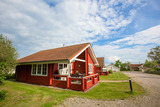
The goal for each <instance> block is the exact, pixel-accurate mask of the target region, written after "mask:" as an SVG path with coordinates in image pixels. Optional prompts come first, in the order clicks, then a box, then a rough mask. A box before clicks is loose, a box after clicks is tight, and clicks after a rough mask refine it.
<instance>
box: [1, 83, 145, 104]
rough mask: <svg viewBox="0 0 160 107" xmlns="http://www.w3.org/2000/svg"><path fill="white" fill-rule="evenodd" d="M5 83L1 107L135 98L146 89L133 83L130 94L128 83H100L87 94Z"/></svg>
mask: <svg viewBox="0 0 160 107" xmlns="http://www.w3.org/2000/svg"><path fill="white" fill-rule="evenodd" d="M4 83H5V85H3V86H0V90H6V91H7V97H6V98H5V100H3V101H1V102H0V106H3V107H9V106H12V107H17V106H18V107H19V106H23V107H27V106H30V107H32V106H43V107H51V106H54V105H57V104H59V103H60V102H61V101H62V100H64V99H65V98H69V97H81V98H89V99H101V100H114V99H125V98H129V97H135V96H138V95H141V94H143V93H144V89H143V88H142V87H141V86H139V85H138V84H136V83H135V82H133V83H132V84H133V90H134V91H133V92H132V93H130V88H129V83H128V82H120V83H100V84H99V85H97V86H96V87H95V88H93V89H92V90H90V91H89V92H87V93H84V92H78V91H72V90H66V89H59V88H49V87H47V86H40V85H32V84H26V83H21V82H16V81H5V82H4Z"/></svg>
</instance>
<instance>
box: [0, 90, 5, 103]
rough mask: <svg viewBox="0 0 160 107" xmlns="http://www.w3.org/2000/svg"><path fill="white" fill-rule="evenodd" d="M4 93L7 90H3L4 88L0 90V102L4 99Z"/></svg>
mask: <svg viewBox="0 0 160 107" xmlns="http://www.w3.org/2000/svg"><path fill="white" fill-rule="evenodd" d="M6 93H7V91H5V90H1V91H0V102H1V101H2V100H4V99H5V97H6Z"/></svg>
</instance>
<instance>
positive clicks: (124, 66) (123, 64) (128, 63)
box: [121, 61, 131, 71]
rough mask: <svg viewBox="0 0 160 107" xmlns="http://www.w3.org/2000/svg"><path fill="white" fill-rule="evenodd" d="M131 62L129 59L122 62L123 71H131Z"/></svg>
mask: <svg viewBox="0 0 160 107" xmlns="http://www.w3.org/2000/svg"><path fill="white" fill-rule="evenodd" d="M130 64H131V63H130V62H129V61H127V62H125V63H122V68H121V69H122V71H130V66H129V65H130Z"/></svg>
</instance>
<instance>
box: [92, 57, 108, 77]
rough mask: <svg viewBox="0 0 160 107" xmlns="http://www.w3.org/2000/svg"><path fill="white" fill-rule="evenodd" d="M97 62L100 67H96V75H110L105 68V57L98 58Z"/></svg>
mask: <svg viewBox="0 0 160 107" xmlns="http://www.w3.org/2000/svg"><path fill="white" fill-rule="evenodd" d="M97 61H98V63H99V65H96V68H95V70H96V73H98V74H99V75H108V74H109V72H107V71H106V70H105V69H104V68H105V63H104V57H97Z"/></svg>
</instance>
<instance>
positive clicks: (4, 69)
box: [0, 34, 18, 77]
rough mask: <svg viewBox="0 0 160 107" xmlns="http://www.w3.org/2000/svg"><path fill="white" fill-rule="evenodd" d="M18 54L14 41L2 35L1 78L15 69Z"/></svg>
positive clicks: (0, 52) (0, 49)
mask: <svg viewBox="0 0 160 107" xmlns="http://www.w3.org/2000/svg"><path fill="white" fill-rule="evenodd" d="M17 58H18V52H17V51H16V49H15V48H14V46H13V44H12V41H11V40H9V39H8V38H7V37H4V36H3V35H2V34H1V35H0V77H2V75H4V74H8V73H9V72H10V71H11V70H13V69H15V67H16V64H17Z"/></svg>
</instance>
